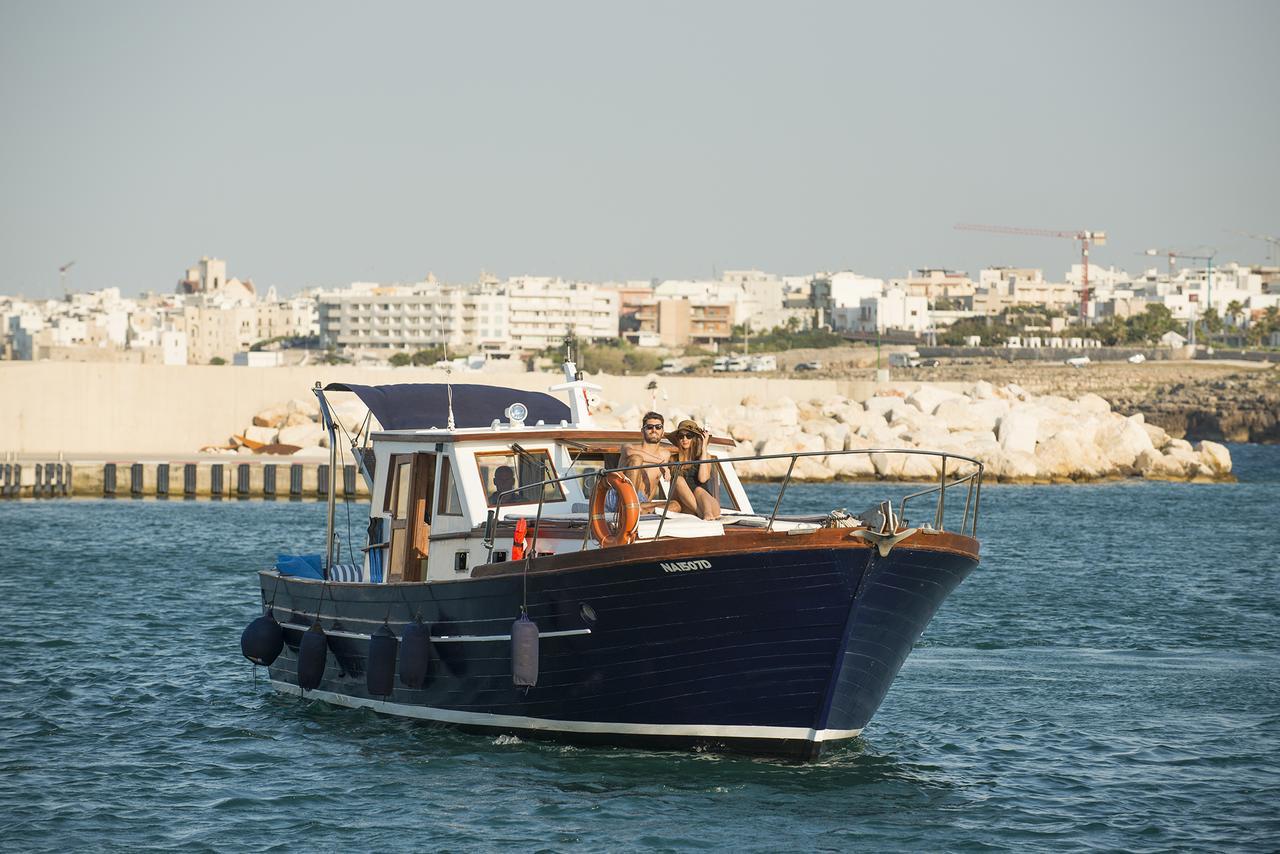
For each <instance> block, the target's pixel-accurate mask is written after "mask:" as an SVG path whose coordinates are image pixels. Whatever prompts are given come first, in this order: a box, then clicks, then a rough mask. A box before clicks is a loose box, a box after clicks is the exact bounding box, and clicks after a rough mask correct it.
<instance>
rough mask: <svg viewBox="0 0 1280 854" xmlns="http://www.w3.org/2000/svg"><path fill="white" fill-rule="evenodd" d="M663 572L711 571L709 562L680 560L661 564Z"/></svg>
mask: <svg viewBox="0 0 1280 854" xmlns="http://www.w3.org/2000/svg"><path fill="white" fill-rule="evenodd" d="M658 566H660V567H662V571H663V572H693V571H694V570H695V569H710V568H711V561H709V560H678V561H675V562H673V563H660V564H658Z"/></svg>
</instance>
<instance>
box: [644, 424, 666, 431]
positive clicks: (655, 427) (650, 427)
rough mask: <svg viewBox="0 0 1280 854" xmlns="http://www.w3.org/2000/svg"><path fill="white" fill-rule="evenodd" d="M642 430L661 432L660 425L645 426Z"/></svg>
mask: <svg viewBox="0 0 1280 854" xmlns="http://www.w3.org/2000/svg"><path fill="white" fill-rule="evenodd" d="M644 429H646V430H661V429H662V425H661V424H646V425H644Z"/></svg>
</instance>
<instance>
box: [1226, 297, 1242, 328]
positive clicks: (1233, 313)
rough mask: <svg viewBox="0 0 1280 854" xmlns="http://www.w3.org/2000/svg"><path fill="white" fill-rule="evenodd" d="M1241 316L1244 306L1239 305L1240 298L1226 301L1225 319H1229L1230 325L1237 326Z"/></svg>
mask: <svg viewBox="0 0 1280 854" xmlns="http://www.w3.org/2000/svg"><path fill="white" fill-rule="evenodd" d="M1243 318H1244V306H1243V305H1241V303H1240V300H1238V299H1233V300H1232V301H1231V302H1229V303H1227V319H1228V320H1230V321H1231V325H1232V326H1235V327H1239V326H1240V321H1241V320H1242V319H1243Z"/></svg>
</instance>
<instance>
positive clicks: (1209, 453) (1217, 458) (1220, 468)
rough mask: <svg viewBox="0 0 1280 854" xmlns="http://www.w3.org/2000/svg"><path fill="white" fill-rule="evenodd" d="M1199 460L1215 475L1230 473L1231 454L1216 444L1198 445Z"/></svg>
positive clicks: (1204, 443) (1203, 443)
mask: <svg viewBox="0 0 1280 854" xmlns="http://www.w3.org/2000/svg"><path fill="white" fill-rule="evenodd" d="M1199 450H1200V460H1201V462H1202V463H1204V465H1205V467H1206V468H1208V469H1209V470H1210V471H1211V472H1213V473H1214V474H1215V475H1223V474H1230V473H1231V452H1230V451H1228V450H1227V449H1226V447H1225V446H1224V445H1219V444H1218V443H1217V442H1208V441H1205V442H1201V443H1200V449H1199Z"/></svg>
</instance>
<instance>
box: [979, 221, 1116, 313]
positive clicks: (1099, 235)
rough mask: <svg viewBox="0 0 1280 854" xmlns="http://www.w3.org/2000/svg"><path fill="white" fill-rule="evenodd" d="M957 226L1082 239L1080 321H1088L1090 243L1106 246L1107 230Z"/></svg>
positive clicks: (1000, 232)
mask: <svg viewBox="0 0 1280 854" xmlns="http://www.w3.org/2000/svg"><path fill="white" fill-rule="evenodd" d="M956 228H958V229H960V230H961V231H987V232H991V233H992V234H1017V235H1021V236H1023V237H1058V238H1065V239H1067V240H1078V241H1080V258H1081V259H1082V260H1083V262H1084V280H1083V282H1082V283H1081V288H1080V322H1081V323H1084V322H1085V321H1086V319H1087V318H1088V316H1089V315H1088V312H1089V244H1090V243H1092V244H1093V245H1094V246H1106V245H1107V233H1106V232H1105V231H1085V230H1084V229H1076V230H1075V231H1056V230H1054V229H1049V228H1014V227H1012V226H1007V225H970V224H967V223H961V224H960V225H957V226H956Z"/></svg>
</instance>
